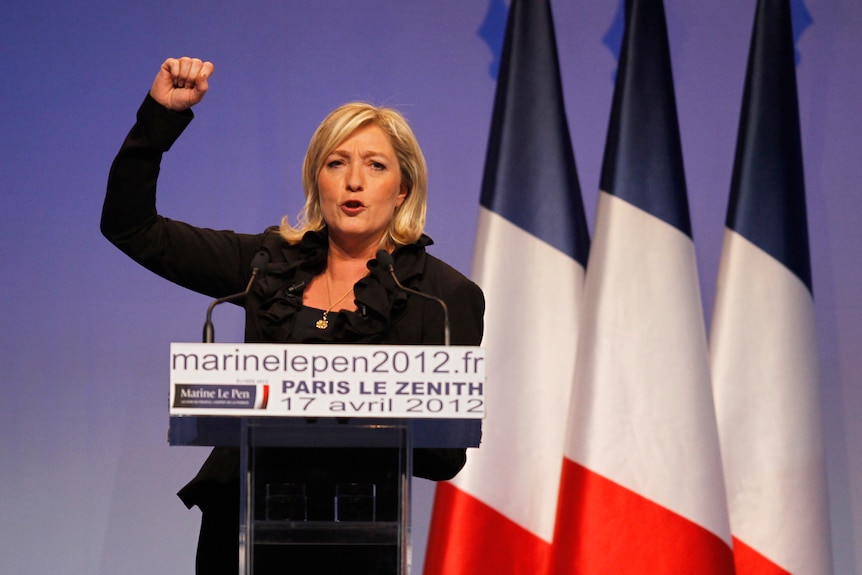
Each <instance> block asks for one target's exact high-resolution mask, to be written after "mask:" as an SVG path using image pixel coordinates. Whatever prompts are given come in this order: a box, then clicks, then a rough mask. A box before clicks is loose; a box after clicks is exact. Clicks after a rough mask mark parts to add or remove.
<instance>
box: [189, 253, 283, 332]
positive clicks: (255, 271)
mask: <svg viewBox="0 0 862 575" xmlns="http://www.w3.org/2000/svg"><path fill="white" fill-rule="evenodd" d="M269 258H270V255H269V251H268V250H266V249H261V250H260V251H259V252H257V253H256V254H254V257H253V258H252V259H251V277H250V278H249V280H248V285H246V286H245V289H244V290H243V291H241V292H239V293H235V294H231V295H227V296H224V297H220V298H218V299H214V300H213V301H212V303H210V305H209V307H208V308H207V319H206V321H205V322H204V338H203V339H204V343H213V342H214V341H215V327H214V326H213V319H212V318H213V309H215V306H217V305H219V304H222V303H225V302H229V301H234V300H237V299H241V298H244V297H245V296H247V295H248V293H249V292H250V291H251V286H253V285H254V280H256V279H257V276H258V275H261V276H262V275H265V274H266V266H267V265H269Z"/></svg>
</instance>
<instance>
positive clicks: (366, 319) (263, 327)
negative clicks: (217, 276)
mask: <svg viewBox="0 0 862 575" xmlns="http://www.w3.org/2000/svg"><path fill="white" fill-rule="evenodd" d="M432 243H433V241H432V240H431V238H429V237H428V236H426V235H424V234H423V235H422V236H421V237H420V238H419V240H418V241H417V242H416V243H413V244H408V245H404V246H400V247H398V248H397V249H396V250H395V251H394V252H393V254H392V257H393V261H394V264H395V273H396V275H397V276H398V279H399V281H400V282H401V283H402V284H403V285H405V286H408V287H415V286H416V284H418V282H419V281H420V279H421V277H422V273H423V270H424V268H425V256H426V253H425V247H426V246H429V245H431V244H432ZM268 244H269V245H268ZM328 245H329V244H328V236H327V234H326V230H324V231H322V232H307V233H306V234H305V235H304V236H303V237H302V240H301V241H300V243H299V244H298V245H293V246H291V245H288V244H287V243H285V242H284V240H282V239H281V237H280V236H279V235H278V234H277V233H268V234H266V235H265V238H264V243H263V247H264V248H266V249H268V250H269V251H270V253H271V254H273V257H272V261H271V262H270V264H269V265H268V266H267V274H266V276H265V277H264V278H262V279H261V280H260V281H258V282H257V283H256V284H255V288H254V290H253V293H254V294H255V300H257V302H259V309H258V310H248V312H250V313H256V314H258V316H259V317H258V321H257V322H256V323H258V328H259V331H260V334H259V335H260V336H261V341H269V342H281V343H300V341H299V339H302V338H298V337H297V336H296V335H295V334H294V332H295V331H296V330H295V327H296V319H297V318H296V316H297V312H298V311H299V310H300V309H301V308H302V293H303V290H304V289H305V287H306V286H307V285H308V284H309V283H310V282H311V280H312V278H314V277H315V276H316V275H319V274H320V273H322V272H323V270H324V269H326V258H327V253H328ZM276 254H278V255H276ZM368 271H369V273H368V275H366V276H365V277H363V278H362V279H360V280H359V281H358V282H356V285H355V287H354V295H355V300H356V305H357V310H356V311H339V312H337V313H330V314H329V318H330V323H331V324H332V329H330V330H326V331H325V332H321V337H320V338H316V337H313V338H304V339H302V343H324V342H339V343H380V342H383V341H385V337H386V334H387V332H388V331H389V328H390V327H391V326H392V325H394V324H395V322H397V321H398V319H399V318H400V317H401V316H402V314H403V313H404V310H405V307H406V305H407V297H406V294H405V293H404V292H403V291H402V290H401V289H398V288H397V286H396V285H395V282H394V281H393V280H392V277H391V275H390V274H389V272H388V271H387V270H386V269H384V268H383V266H381V265H380V264H379V262H378V261H377V260H376V259H373V260H369V262H368Z"/></svg>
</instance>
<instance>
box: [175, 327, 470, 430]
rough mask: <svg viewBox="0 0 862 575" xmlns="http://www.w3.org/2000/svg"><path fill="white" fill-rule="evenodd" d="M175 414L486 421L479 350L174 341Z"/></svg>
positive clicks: (464, 347)
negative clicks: (484, 419)
mask: <svg viewBox="0 0 862 575" xmlns="http://www.w3.org/2000/svg"><path fill="white" fill-rule="evenodd" d="M170 361H171V379H170V383H171V398H170V401H171V404H170V406H171V407H170V415H172V416H175V415H235V416H298V417H399V418H444V419H481V418H483V417H484V415H485V353H484V349H483V348H481V347H473V346H412V345H411V346H403V345H402V346H385V345H384V346H374V345H301V344H229V343H172V344H171V359H170Z"/></svg>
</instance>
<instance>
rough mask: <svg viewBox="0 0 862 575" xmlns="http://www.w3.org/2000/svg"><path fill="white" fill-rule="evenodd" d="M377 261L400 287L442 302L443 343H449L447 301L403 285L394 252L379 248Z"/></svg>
mask: <svg viewBox="0 0 862 575" xmlns="http://www.w3.org/2000/svg"><path fill="white" fill-rule="evenodd" d="M377 261H378V262H380V265H382V266H383V267H384V268H386V271H388V272H389V275H391V276H392V279H393V280H395V285H397V286H398V287H399V288H400V289H402V290H404V291H406V292H408V293H412V294H415V295H418V296H420V297H424V298H426V299H430V300H432V301H436V302H437V303H439V304H440V307H441V308H443V345H446V346H448V345H449V308H448V307H446V302H445V301H443V300H442V299H440V298H439V297H436V296H433V295H429V294H427V293H424V292H421V291H419V290H415V289H411V288H409V287H406V286H403V285H401V282H400V281H398V277H397V276H396V275H395V260H393V259H392V254H390V253H389V252H388V251H386V250H378V252H377Z"/></svg>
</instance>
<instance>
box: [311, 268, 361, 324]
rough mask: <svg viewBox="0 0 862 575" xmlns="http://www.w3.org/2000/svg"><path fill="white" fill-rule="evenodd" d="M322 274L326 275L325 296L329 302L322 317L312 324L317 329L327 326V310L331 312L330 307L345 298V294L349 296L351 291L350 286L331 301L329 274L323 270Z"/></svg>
mask: <svg viewBox="0 0 862 575" xmlns="http://www.w3.org/2000/svg"><path fill="white" fill-rule="evenodd" d="M324 274H325V275H326V297H327V299H329V301H330V304H329V309H327V310H326V311H325V312H323V317H321V318H320V319H319V320H317V323H315V324H314V327H316V328H317V329H326V328H328V327H329V319H327V316H328V315H329V312H331V311H332V308H334V307H335V306H337V305H338V304H340V303H341V301H342V300H343V299H344V298H346V297H347V296H349V295H350V293H351V292H352V291H353V286H350V289H349V290H347V293H346V294H344V295H343V296H341V297H340V298H338V299H337V300H335V303H331V302H332V290H331V289H330V288H329V274H328V273H326V272H324Z"/></svg>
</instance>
